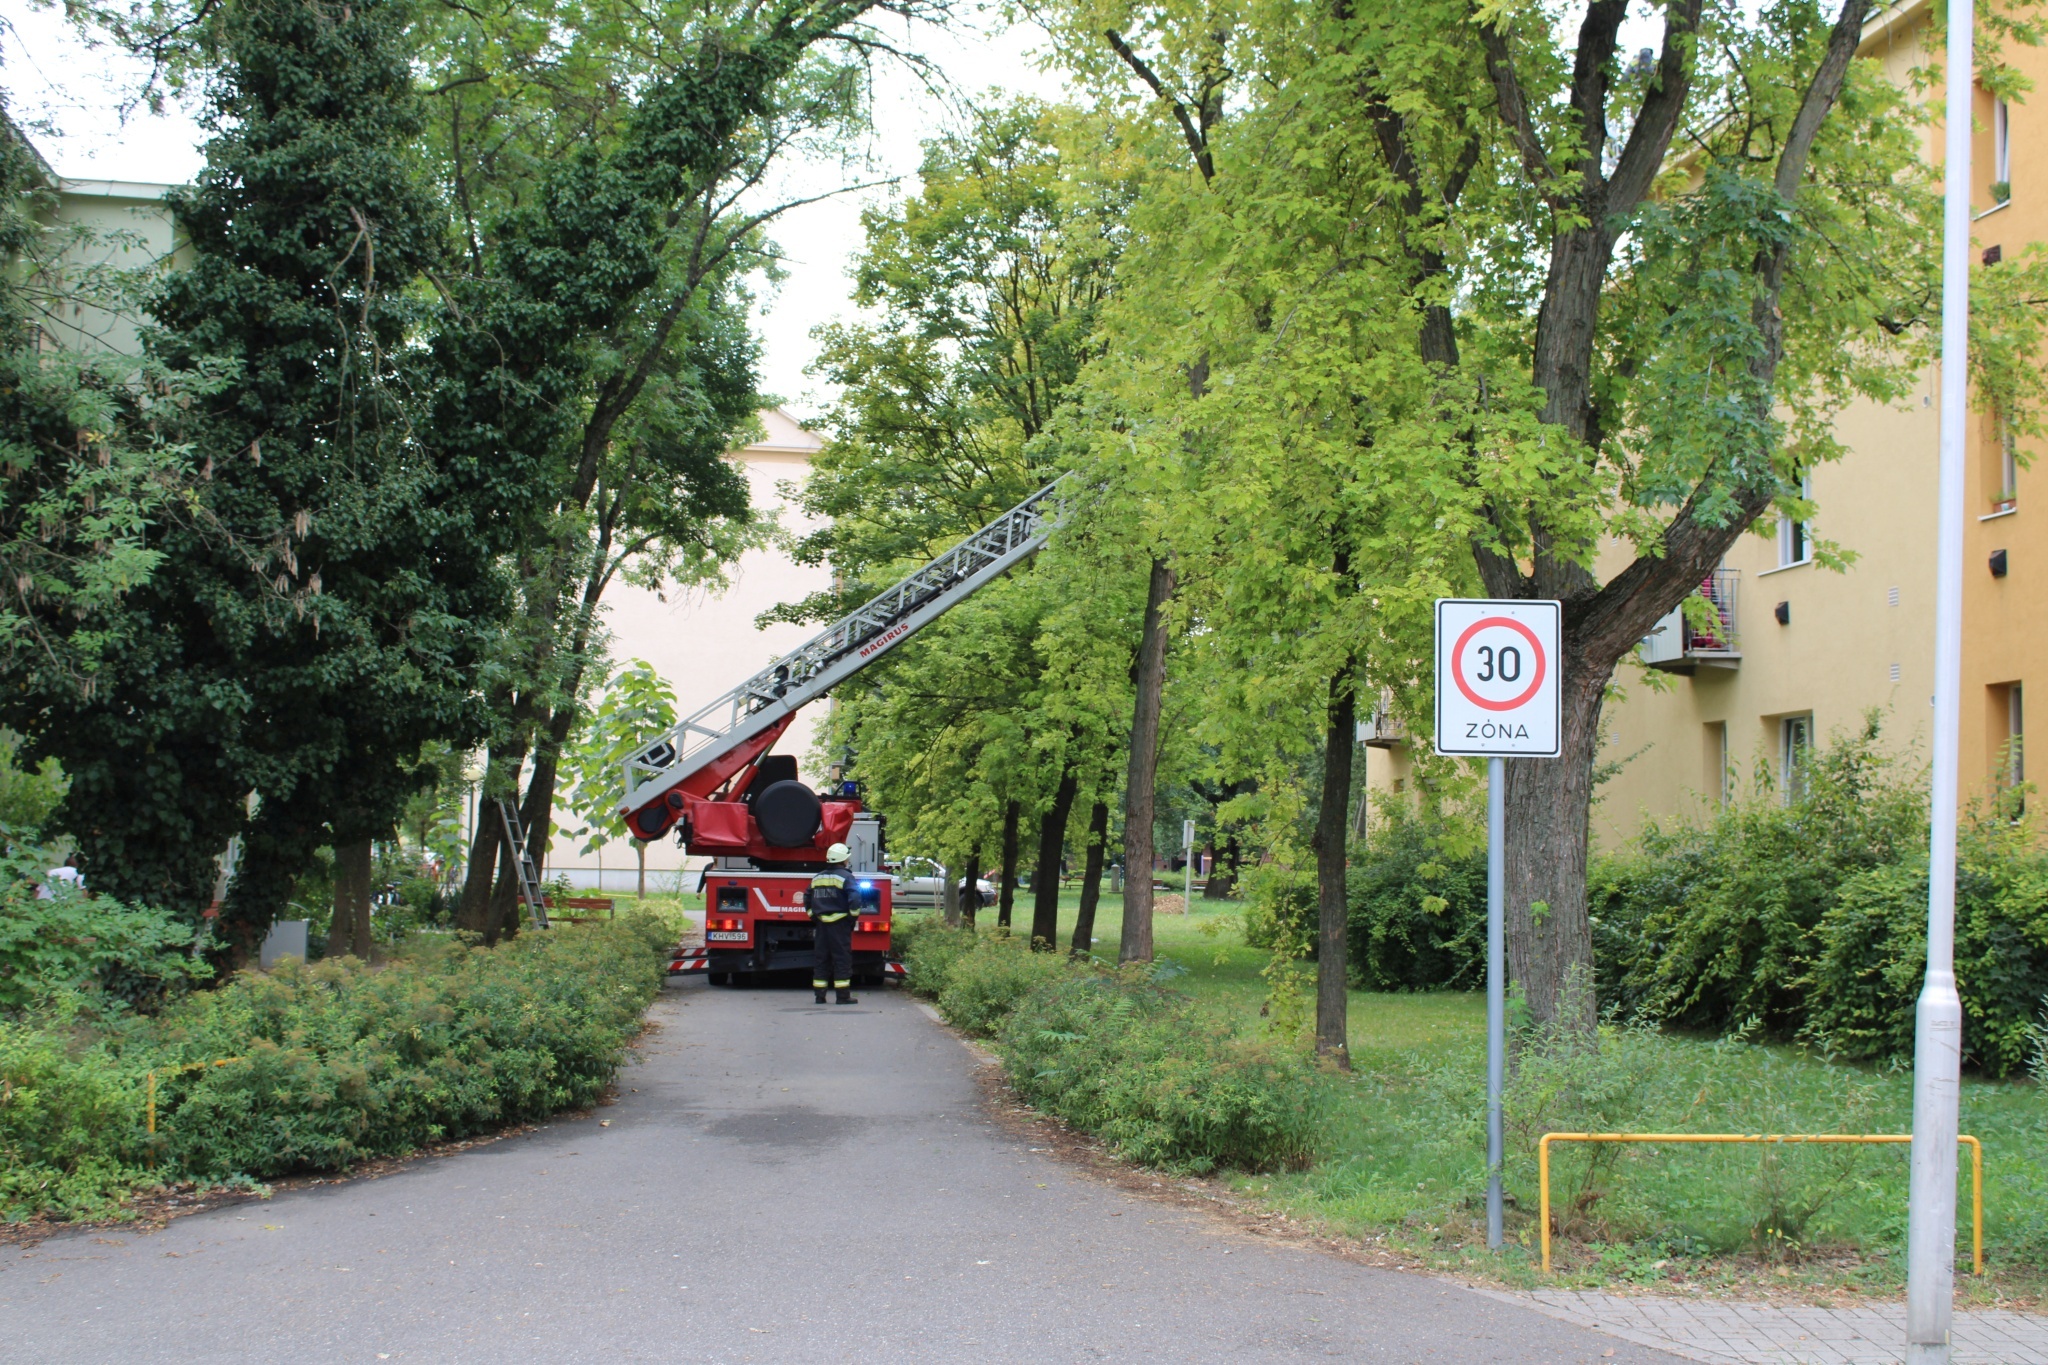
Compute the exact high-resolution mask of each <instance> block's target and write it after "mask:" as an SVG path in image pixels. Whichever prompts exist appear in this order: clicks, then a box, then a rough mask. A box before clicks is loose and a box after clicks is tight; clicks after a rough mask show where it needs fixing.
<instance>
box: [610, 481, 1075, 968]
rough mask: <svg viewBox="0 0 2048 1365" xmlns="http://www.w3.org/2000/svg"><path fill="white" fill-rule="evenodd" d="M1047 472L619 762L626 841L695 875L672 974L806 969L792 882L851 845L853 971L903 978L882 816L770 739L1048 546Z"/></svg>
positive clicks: (809, 948)
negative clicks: (684, 862) (699, 900)
mask: <svg viewBox="0 0 2048 1365" xmlns="http://www.w3.org/2000/svg"><path fill="white" fill-rule="evenodd" d="M1064 482H1065V480H1064V479H1058V480H1054V481H1053V482H1052V483H1049V484H1047V485H1046V486H1045V487H1044V488H1041V489H1039V490H1038V491H1037V492H1036V493H1033V494H1032V495H1031V496H1030V497H1028V498H1026V499H1024V501H1023V502H1020V503H1018V504H1017V505H1016V506H1015V507H1013V508H1011V509H1010V510H1009V511H1007V512H1005V513H1004V514H1003V515H1002V516H1000V517H998V518H996V520H994V521H992V522H990V523H989V524H988V525H987V526H984V527H983V528H982V529H981V530H979V531H976V532H975V533H974V534H973V535H971V536H969V537H968V538H967V539H965V540H963V541H961V542H960V543H959V544H958V545H955V546H954V547H953V548H952V549H950V550H948V551H946V552H945V553H944V554H942V555H940V556H939V557H938V558H936V559H934V560H932V561H931V562H930V563H929V564H926V565H925V566H924V567H923V568H921V569H919V570H917V572H915V573H913V574H910V575H908V576H907V577H905V578H904V579H903V580H902V581H901V582H900V583H897V584H895V585H894V586H893V587H891V588H889V589H888V590H887V591H885V592H882V593H879V594H877V595H876V596H875V597H874V599H873V600H871V601H869V602H868V603H867V604H866V605H865V606H863V607H861V608H860V610H858V611H855V612H852V613H850V614H848V615H847V616H845V617H843V618H841V619H840V620H838V621H835V622H833V623H832V625H830V626H829V627H827V628H826V629H825V630H823V631H821V632H819V633H818V634H817V635H816V636H814V637H813V638H811V639H809V640H807V641H805V642H804V643H803V644H802V645H801V646H799V647H798V648H796V649H794V650H792V651H790V652H789V653H788V654H785V655H783V656H782V657H781V658H780V659H777V660H776V661H775V662H774V663H772V664H770V665H768V667H766V668H764V669H762V670H761V671H760V672H758V673H756V674H755V675H754V676H753V677H751V678H748V679H747V680H746V681H745V682H743V683H741V684H740V685H739V686H738V687H735V688H734V689H733V690H732V691H730V692H728V693H726V694H725V695H724V696H722V697H720V698H719V699H718V700H716V701H714V702H712V703H710V704H709V705H707V706H701V707H699V708H698V709H697V710H695V711H693V712H691V713H690V714H689V715H688V716H686V717H684V718H683V720H682V722H681V723H680V724H678V725H677V726H675V728H673V729H672V730H670V731H669V732H668V733H667V734H665V735H663V736H662V737H661V738H660V739H658V740H656V741H655V742H654V743H652V744H650V745H648V746H647V747H645V748H643V749H641V750H640V751H639V752H638V753H636V754H634V755H633V756H632V757H631V758H630V759H628V760H627V761H626V765H625V785H626V795H625V801H624V802H623V804H622V805H621V806H620V808H619V813H620V814H621V815H623V816H624V817H625V819H626V826H627V828H628V829H629V830H631V831H632V833H633V836H634V837H635V838H638V839H658V838H660V837H661V836H662V835H664V834H666V833H668V832H669V831H670V830H672V829H679V831H680V833H681V835H682V840H683V844H684V846H685V847H686V848H687V849H688V850H689V851H690V852H691V853H692V854H698V855H705V856H708V857H709V858H710V859H711V862H710V865H709V866H708V867H706V868H705V870H704V883H703V887H702V889H703V891H704V893H705V899H704V940H703V945H702V946H701V947H694V946H689V945H684V946H679V947H678V948H677V950H676V954H675V957H674V960H673V961H672V962H671V963H670V964H669V970H670V971H671V972H673V973H684V974H687V973H699V972H701V973H704V974H706V975H708V976H709V977H710V980H711V983H712V984H713V985H726V984H730V983H731V982H732V981H734V980H735V979H736V978H739V977H742V976H752V975H757V974H762V973H771V972H777V971H783V970H787V969H791V968H807V967H810V966H811V962H812V953H813V933H814V929H813V926H812V925H811V923H810V921H809V917H808V915H806V913H805V910H804V889H805V887H807V886H808V885H809V884H810V880H811V877H812V875H813V873H814V872H815V871H816V870H817V869H819V868H822V867H824V866H825V864H826V862H827V855H828V853H829V851H830V849H831V847H832V845H833V844H837V843H844V844H847V845H848V846H849V848H850V849H851V850H852V856H851V858H850V860H849V863H850V866H849V870H850V871H851V872H852V874H853V880H854V889H855V899H856V902H857V907H858V908H857V912H856V917H855V923H854V928H853V970H854V974H855V975H856V976H860V977H865V978H866V979H868V980H869V981H875V980H879V979H881V978H883V977H887V976H900V975H901V974H902V967H901V965H900V964H898V963H894V962H891V961H890V960H889V942H890V939H889V931H890V915H891V913H892V910H893V903H894V879H893V878H892V877H890V876H889V874H888V872H887V871H886V868H885V865H884V863H883V848H882V828H881V821H880V820H879V819H878V818H876V817H875V816H874V815H873V814H870V813H866V812H864V811H863V809H862V803H861V800H860V796H859V789H858V788H857V787H855V786H852V785H850V784H847V785H840V786H835V787H834V788H833V789H831V790H828V791H826V792H824V793H822V794H821V793H818V792H814V791H812V790H811V789H810V788H809V787H807V786H805V785H804V784H803V783H802V782H801V781H799V780H798V778H797V762H796V759H795V757H793V756H791V755H787V754H771V753H769V752H768V750H769V749H770V748H771V747H772V746H773V745H774V743H775V741H776V740H777V739H778V738H780V737H781V735H782V733H783V731H784V730H786V729H788V728H789V723H790V721H791V720H792V719H793V718H794V717H795V715H796V713H797V711H798V710H799V709H800V708H801V707H802V706H803V705H804V704H805V703H806V702H811V701H815V700H816V699H818V698H819V697H822V696H824V695H825V694H826V693H827V692H829V691H831V690H832V688H833V687H835V686H837V685H838V684H840V683H843V682H845V681H846V680H847V679H848V678H851V677H853V676H854V675H855V674H857V673H859V672H860V671H861V670H862V669H864V668H866V667H867V666H868V665H870V664H872V663H874V662H875V661H876V660H878V659H880V658H882V657H883V656H884V655H886V654H888V652H889V651H890V650H892V649H894V648H895V647H896V646H898V645H900V644H902V643H903V642H904V641H905V640H907V639H909V638H910V637H911V636H912V635H914V634H916V633H917V631H918V630H919V629H921V628H922V627H924V626H926V625H929V624H930V623H931V622H932V621H934V620H937V619H938V618H939V617H940V616H941V615H943V614H944V613H945V612H946V610H947V609H948V608H950V607H953V606H955V605H957V604H959V603H960V602H963V601H965V600H966V599H967V598H969V597H971V596H973V595H974V593H976V592H977V591H979V590H980V589H981V588H982V587H984V586H985V585H987V584H988V583H989V582H991V581H992V580H994V579H995V578H996V577H997V576H998V575H999V574H1001V573H1002V572H1003V571H1004V570H1005V569H1009V568H1012V567H1014V566H1015V565H1018V564H1021V563H1022V562H1023V561H1025V560H1026V559H1029V558H1030V557H1031V556H1032V555H1033V554H1035V553H1037V551H1038V548H1039V547H1040V546H1041V545H1043V544H1045V541H1046V537H1047V536H1049V535H1050V534H1051V532H1052V530H1053V528H1054V527H1055V526H1056V525H1058V523H1059V521H1060V519H1061V512H1062V508H1061V504H1060V494H1061V485H1062V484H1063V483H1064Z"/></svg>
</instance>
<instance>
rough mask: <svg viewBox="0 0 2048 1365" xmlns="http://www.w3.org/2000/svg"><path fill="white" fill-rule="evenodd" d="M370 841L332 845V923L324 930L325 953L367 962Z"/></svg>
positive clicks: (354, 840)
mask: <svg viewBox="0 0 2048 1365" xmlns="http://www.w3.org/2000/svg"><path fill="white" fill-rule="evenodd" d="M372 865H373V859H372V856H371V849H370V840H369V839H367V838H360V839H357V838H351V839H348V840H347V841H345V842H336V844H335V845H334V921H333V923H332V924H330V925H329V926H328V928H327V952H328V955H329V956H330V957H331V956H334V955H335V953H336V950H337V949H339V950H340V951H341V952H344V953H348V954H351V955H352V956H355V957H359V958H362V959H363V960H364V961H365V962H367V961H369V958H370V869H371V867H372Z"/></svg>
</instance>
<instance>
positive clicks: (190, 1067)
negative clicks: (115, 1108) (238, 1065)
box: [149, 1057, 242, 1134]
mask: <svg viewBox="0 0 2048 1365" xmlns="http://www.w3.org/2000/svg"><path fill="white" fill-rule="evenodd" d="M241 1060H242V1059H241V1058H240V1057H223V1058H221V1059H220V1060H219V1061H217V1062H187V1063H185V1065H183V1066H167V1067H163V1068H161V1070H162V1071H163V1073H164V1074H165V1075H167V1076H176V1075H178V1074H179V1073H181V1072H186V1071H204V1070H205V1069H206V1068H207V1067H209V1066H226V1065H228V1064H229V1063H231V1062H239V1061H241ZM149 1131H150V1132H151V1133H152V1134H154V1133H155V1132H156V1072H154V1071H152V1072H150V1073H149Z"/></svg>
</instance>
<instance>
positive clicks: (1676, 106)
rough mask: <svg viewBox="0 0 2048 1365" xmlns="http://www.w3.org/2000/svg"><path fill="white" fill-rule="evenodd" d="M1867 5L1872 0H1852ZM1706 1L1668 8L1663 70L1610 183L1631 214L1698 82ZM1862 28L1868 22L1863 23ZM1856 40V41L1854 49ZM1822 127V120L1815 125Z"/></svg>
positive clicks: (1616, 200) (1610, 193)
mask: <svg viewBox="0 0 2048 1365" xmlns="http://www.w3.org/2000/svg"><path fill="white" fill-rule="evenodd" d="M1851 3H1867V0H1851ZM1700 7H1701V0H1674V3H1673V4H1672V5H1671V6H1670V7H1669V8H1668V9H1666V10H1665V11H1664V52H1663V55H1662V56H1661V57H1659V58H1658V59H1657V72H1656V75H1655V77H1653V78H1652V81H1651V84H1650V88H1649V90H1648V91H1647V92H1646V93H1645V94H1644V95H1643V107H1642V108H1641V110H1639V111H1638V112H1637V114H1636V126H1635V127H1634V128H1632V129H1630V130H1629V135H1628V142H1627V144H1626V145H1624V146H1623V147H1622V149H1621V159H1620V160H1619V161H1618V162H1617V163H1616V164H1615V167H1614V175H1613V176H1612V177H1611V178H1610V179H1609V180H1608V182H1607V209H1608V212H1610V213H1627V212H1628V211H1629V210H1630V209H1632V208H1634V207H1635V206H1636V205H1637V204H1639V203H1641V202H1642V199H1643V196H1644V195H1646V194H1648V193H1649V192H1650V185H1651V184H1652V182H1654V181H1655V180H1656V178H1657V169H1658V167H1660V166H1662V165H1663V164H1664V158H1665V156H1666V155H1667V154H1668V153H1669V152H1670V150H1671V139H1672V136H1673V134H1675V133H1676V132H1677V130H1678V116H1679V115H1680V114H1681V113H1683V112H1684V110H1685V101H1686V96H1687V95H1688V94H1689V93H1690V90H1691V85H1692V62H1691V54H1690V52H1689V51H1688V49H1689V48H1690V47H1691V46H1692V42H1693V38H1694V35H1695V34H1696V33H1697V31H1698V29H1699V23H1700ZM1857 29H1858V31H1859V32H1860V31H1861V29H1862V24H1861V22H1860V21H1859V23H1858V25H1857ZM1854 50H1855V44H1854V43H1853V42H1852V43H1851V44H1850V51H1851V52H1854ZM1814 126H1815V128H1818V127H1819V126H1820V124H1819V121H1818V120H1816V121H1815V123H1814ZM1811 140H1812V139H1811V138H1810V137H1809V139H1808V141H1811Z"/></svg>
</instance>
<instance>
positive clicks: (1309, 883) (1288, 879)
mask: <svg viewBox="0 0 2048 1365" xmlns="http://www.w3.org/2000/svg"><path fill="white" fill-rule="evenodd" d="M1244 880H1245V893H1246V901H1247V903H1246V905H1245V908H1244V941H1245V943H1246V944H1247V945H1248V946H1250V947H1253V948H1265V949H1268V950H1270V951H1272V952H1276V953H1284V954H1286V955H1287V956H1289V957H1296V958H1313V957H1314V956H1315V950H1316V874H1315V870H1314V869H1313V868H1309V869H1302V868H1296V867H1289V866H1287V865H1285V864H1283V863H1267V864H1263V865H1261V866H1258V867H1251V868H1247V869H1245V874H1244Z"/></svg>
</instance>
